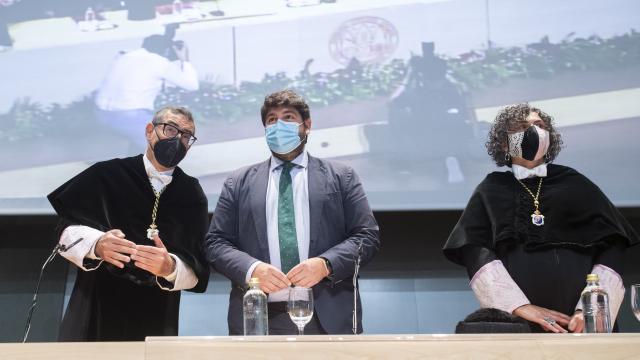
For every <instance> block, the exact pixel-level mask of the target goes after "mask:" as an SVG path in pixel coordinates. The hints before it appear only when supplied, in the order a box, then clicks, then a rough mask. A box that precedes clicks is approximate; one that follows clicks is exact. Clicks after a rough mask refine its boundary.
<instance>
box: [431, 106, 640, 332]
mask: <svg viewBox="0 0 640 360" xmlns="http://www.w3.org/2000/svg"><path fill="white" fill-rule="evenodd" d="M561 144H562V142H561V140H560V135H559V134H558V133H557V132H556V131H555V129H554V128H553V124H552V118H551V117H550V116H549V115H547V114H545V113H544V112H542V111H540V110H539V109H536V108H532V107H530V106H529V105H528V104H519V105H514V106H510V107H507V108H505V109H503V110H502V111H501V112H500V113H499V114H498V116H497V117H496V122H495V123H494V125H493V128H492V130H491V133H490V135H489V141H488V142H487V148H488V150H489V154H490V155H491V156H492V157H493V160H494V161H495V162H496V164H497V165H498V166H503V165H507V166H510V167H511V171H507V172H493V173H491V174H489V175H488V176H487V177H486V178H485V179H484V180H483V181H482V182H481V183H480V185H478V187H477V188H476V190H475V191H474V193H473V194H472V196H471V199H470V200H469V204H468V205H467V207H466V208H465V210H464V212H463V214H462V217H461V218H460V220H459V221H458V223H457V224H456V226H455V228H454V229H453V231H452V232H451V235H450V236H449V239H448V240H447V242H446V244H445V246H444V254H445V256H446V257H447V258H448V259H449V260H451V261H453V262H455V263H458V264H460V265H463V266H465V267H466V268H467V271H468V274H469V277H470V278H471V283H470V285H471V288H472V289H473V291H474V293H475V295H476V297H477V298H478V300H479V302H480V305H481V307H483V308H496V309H499V310H503V311H506V312H508V313H511V314H514V315H517V316H519V317H521V318H524V319H525V320H528V321H530V322H531V323H532V330H533V331H542V330H544V331H552V332H567V331H571V332H582V330H583V328H584V318H583V315H582V311H581V309H582V308H581V303H580V293H581V292H582V289H583V288H584V287H585V285H586V276H587V274H591V273H594V274H598V276H599V278H600V285H601V286H602V287H603V288H604V289H605V290H606V291H607V293H608V294H609V306H610V316H611V320H612V322H613V321H615V318H616V316H617V313H618V310H619V308H620V304H621V303H622V300H623V298H624V292H625V289H624V285H623V282H622V268H623V261H622V260H623V259H622V256H623V251H624V249H625V248H627V247H628V246H631V245H635V244H637V243H638V241H639V238H638V234H637V233H636V232H635V231H634V229H633V228H632V227H631V226H630V225H629V223H628V222H627V221H626V220H625V219H624V217H623V216H622V215H621V214H620V212H619V211H618V210H617V209H616V208H615V206H614V205H613V204H612V203H611V202H610V201H609V199H607V197H606V196H605V195H604V194H603V193H602V191H601V190H600V189H599V188H598V187H597V186H596V185H595V184H593V183H592V182H591V181H589V179H587V178H586V177H585V176H583V175H582V174H580V173H578V172H577V171H576V170H574V169H572V168H569V167H566V166H561V165H554V164H547V163H548V162H551V161H553V160H554V159H555V157H556V156H557V155H558V152H559V151H560V147H561Z"/></svg>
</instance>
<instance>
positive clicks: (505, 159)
mask: <svg viewBox="0 0 640 360" xmlns="http://www.w3.org/2000/svg"><path fill="white" fill-rule="evenodd" d="M530 113H537V114H538V115H539V116H540V118H541V119H542V121H544V123H545V125H546V129H547V130H548V131H549V149H548V150H547V155H546V156H545V162H547V163H549V162H552V161H553V160H555V158H556V157H557V156H558V154H559V153H560V149H561V148H562V137H561V136H560V133H558V132H557V131H556V129H555V127H554V120H553V117H551V116H550V115H549V114H547V113H545V112H544V111H542V110H540V109H538V108H535V107H533V106H531V105H529V104H528V103H522V104H516V105H510V106H507V107H505V108H504V109H502V110H500V111H499V112H498V115H496V119H495V120H494V122H493V125H492V126H491V130H490V131H489V138H488V139H487V142H486V144H485V146H486V147H487V153H488V154H489V156H491V158H492V159H493V161H494V162H495V163H496V165H498V166H511V157H510V156H507V155H508V152H509V136H508V132H509V129H513V128H515V127H516V126H517V125H519V124H522V123H524V122H526V119H527V116H529V114H530Z"/></svg>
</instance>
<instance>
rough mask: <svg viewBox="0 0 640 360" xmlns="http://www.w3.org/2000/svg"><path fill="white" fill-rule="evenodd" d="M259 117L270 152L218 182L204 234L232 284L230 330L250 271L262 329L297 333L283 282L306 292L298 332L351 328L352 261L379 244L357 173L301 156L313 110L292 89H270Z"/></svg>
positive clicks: (236, 323) (209, 253) (235, 331)
mask: <svg viewBox="0 0 640 360" xmlns="http://www.w3.org/2000/svg"><path fill="white" fill-rule="evenodd" d="M261 116H262V125H263V126H264V127H265V135H266V140H267V145H268V146H269V148H270V150H271V156H270V157H269V159H267V160H266V161H264V162H261V163H259V164H255V165H251V166H248V167H246V168H243V169H239V170H237V171H235V172H233V173H232V174H231V175H230V176H229V178H228V179H227V180H226V181H225V183H224V186H223V188H222V190H221V193H220V198H219V200H218V204H217V206H216V209H215V212H214V214H215V215H214V217H213V220H212V221H211V226H210V228H209V233H208V234H207V238H206V241H205V254H206V257H207V260H208V261H209V264H211V266H212V267H213V268H214V269H215V270H216V271H218V272H220V273H221V274H222V275H224V276H226V277H227V278H229V279H230V280H231V282H232V287H231V295H230V298H229V316H228V323H229V334H230V335H241V334H243V316H242V298H243V295H244V291H245V289H246V284H247V283H248V282H249V280H250V279H251V278H258V279H259V281H260V287H261V289H262V290H263V291H264V292H266V293H267V294H268V295H269V298H268V301H269V302H268V304H269V305H268V313H269V334H272V335H273V334H276V335H277V334H280V335H285V334H297V333H298V330H297V328H296V326H295V325H294V324H293V322H292V321H291V319H290V318H289V315H288V314H287V310H286V302H287V299H288V294H289V290H288V289H289V286H290V285H295V286H302V287H307V288H312V289H313V294H314V306H315V311H314V314H313V317H312V319H311V320H310V322H309V323H308V324H307V326H306V327H305V334H347V333H351V332H352V326H353V324H352V310H353V296H354V291H355V290H354V287H353V284H352V281H351V277H353V275H354V271H355V261H356V259H357V258H358V256H359V254H361V260H362V264H367V263H368V262H369V261H371V259H373V257H374V256H375V254H376V253H377V252H378V249H379V246H380V239H379V229H378V224H377V223H376V220H375V218H374V217H373V213H372V212H371V209H370V207H369V202H368V200H367V197H366V195H365V193H364V190H363V188H362V184H361V183H360V179H359V178H358V175H357V174H356V172H355V171H354V170H353V169H352V168H351V167H348V166H345V165H342V164H339V163H337V162H332V161H328V160H323V159H318V158H316V157H313V156H311V155H310V154H308V153H307V151H306V150H305V145H306V142H307V139H308V137H309V134H310V132H311V116H310V112H309V106H308V105H307V103H306V102H305V100H304V99H303V98H302V97H301V96H299V95H298V94H296V93H295V92H293V91H290V90H283V91H278V92H275V93H273V94H271V95H269V96H267V97H266V98H265V100H264V104H263V106H262V109H261ZM357 301H358V302H359V301H360V297H359V296H358V299H357ZM357 309H358V311H357V318H358V319H361V318H362V313H361V311H360V309H361V306H359V305H358V307H357ZM356 331H357V332H362V325H361V322H360V320H358V327H357V329H356Z"/></svg>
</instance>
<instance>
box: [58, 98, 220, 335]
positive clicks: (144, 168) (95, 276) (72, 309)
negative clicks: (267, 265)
mask: <svg viewBox="0 0 640 360" xmlns="http://www.w3.org/2000/svg"><path fill="white" fill-rule="evenodd" d="M194 132H195V125H194V121H193V117H192V115H191V113H190V112H189V111H188V110H186V109H185V108H181V107H178V108H174V107H167V108H164V109H162V110H160V111H158V112H157V113H156V115H155V116H154V118H153V121H152V122H151V123H149V124H148V125H147V127H146V138H147V141H148V142H149V145H148V147H147V150H146V152H145V153H144V154H143V155H138V156H135V157H130V158H124V159H113V160H108V161H104V162H99V163H96V164H94V165H93V166H91V167H89V168H88V169H87V170H85V171H83V172H82V173H80V174H78V175H77V176H75V177H74V178H72V179H71V180H69V181H68V182H67V183H65V184H64V185H62V186H61V187H59V188H58V189H56V190H55V191H53V192H52V193H51V194H50V195H49V201H50V202H51V205H52V206H53V208H54V209H55V210H56V212H57V213H58V215H59V216H60V217H61V220H60V224H59V230H60V234H61V235H60V244H61V245H64V246H65V247H66V248H67V249H68V250H66V251H63V252H61V254H62V255H63V256H64V257H66V258H67V259H68V260H69V261H71V262H73V263H74V264H76V265H77V266H78V267H79V268H80V269H81V270H82V271H78V275H77V278H76V282H75V285H74V288H73V292H72V294H71V299H70V301H69V306H68V308H67V311H66V314H65V316H64V319H63V321H62V325H61V327H60V333H59V340H60V341H142V340H144V338H145V337H146V336H165V335H166V336H176V335H178V312H179V306H180V291H179V290H189V291H193V292H204V291H205V289H206V287H207V282H208V278H209V269H208V266H207V265H206V262H205V260H204V259H203V255H202V253H201V250H200V249H201V243H202V241H203V239H204V237H205V234H206V232H207V225H208V224H207V223H208V216H207V198H206V197H205V195H204V192H203V191H202V188H201V187H200V184H199V182H198V180H197V179H195V178H193V177H191V176H188V175H187V174H185V173H184V172H183V171H182V170H181V169H180V168H179V167H177V166H176V165H177V164H178V162H180V160H182V159H183V158H184V156H185V155H186V153H187V151H188V149H189V148H190V146H191V145H192V144H193V142H194V141H195V140H196V138H195V136H194Z"/></svg>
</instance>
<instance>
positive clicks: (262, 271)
mask: <svg viewBox="0 0 640 360" xmlns="http://www.w3.org/2000/svg"><path fill="white" fill-rule="evenodd" d="M251 277H252V278H258V279H259V280H260V290H262V291H264V292H265V293H267V294H269V293H273V292H276V291H279V290H282V289H286V288H288V287H289V286H291V282H290V281H289V279H287V275H285V274H284V273H283V272H282V271H280V270H279V269H278V268H277V267H275V266H273V265H271V264H267V263H260V264H258V266H256V268H255V269H253V273H251Z"/></svg>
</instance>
